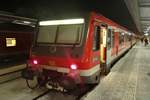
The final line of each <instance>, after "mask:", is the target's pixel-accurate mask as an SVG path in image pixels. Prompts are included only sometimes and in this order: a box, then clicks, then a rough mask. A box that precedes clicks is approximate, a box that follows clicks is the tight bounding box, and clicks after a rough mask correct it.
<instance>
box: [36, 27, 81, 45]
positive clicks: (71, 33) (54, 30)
mask: <svg viewBox="0 0 150 100" xmlns="http://www.w3.org/2000/svg"><path fill="white" fill-rule="evenodd" d="M82 31H83V24H69V25H48V26H40V28H39V33H38V36H37V43H48V44H49V43H53V44H77V43H80V40H81V35H82Z"/></svg>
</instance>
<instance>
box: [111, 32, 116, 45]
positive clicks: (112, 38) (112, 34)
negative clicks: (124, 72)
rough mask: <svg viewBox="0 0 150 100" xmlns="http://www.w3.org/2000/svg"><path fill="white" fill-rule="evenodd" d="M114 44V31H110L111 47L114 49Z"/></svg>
mask: <svg viewBox="0 0 150 100" xmlns="http://www.w3.org/2000/svg"><path fill="white" fill-rule="evenodd" d="M114 43H115V34H114V30H112V33H111V47H112V48H113V47H114Z"/></svg>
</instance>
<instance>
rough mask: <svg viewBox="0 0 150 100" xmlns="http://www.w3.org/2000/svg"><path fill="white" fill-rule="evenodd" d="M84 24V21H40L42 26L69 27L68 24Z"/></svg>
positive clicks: (81, 19)
mask: <svg viewBox="0 0 150 100" xmlns="http://www.w3.org/2000/svg"><path fill="white" fill-rule="evenodd" d="M82 23H84V19H83V18H80V19H64V20H49V21H40V22H39V25H40V26H47V25H67V24H82Z"/></svg>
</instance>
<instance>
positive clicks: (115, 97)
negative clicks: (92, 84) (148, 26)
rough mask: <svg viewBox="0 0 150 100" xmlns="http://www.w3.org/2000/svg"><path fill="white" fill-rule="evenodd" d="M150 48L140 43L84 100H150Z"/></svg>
mask: <svg viewBox="0 0 150 100" xmlns="http://www.w3.org/2000/svg"><path fill="white" fill-rule="evenodd" d="M149 84H150V46H146V47H145V46H143V45H141V44H140V43H139V44H138V45H136V46H134V47H133V48H132V49H131V50H130V51H129V52H128V53H127V54H126V55H125V56H124V57H123V58H122V59H121V60H119V61H118V62H117V63H116V64H115V65H114V67H113V68H112V70H111V72H110V73H109V75H108V76H106V77H105V78H104V79H103V80H102V81H101V83H100V84H99V85H98V86H97V87H96V88H95V89H94V90H93V91H92V92H90V93H88V94H87V95H85V96H84V97H83V98H82V100H150V85H149Z"/></svg>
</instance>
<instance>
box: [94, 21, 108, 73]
mask: <svg viewBox="0 0 150 100" xmlns="http://www.w3.org/2000/svg"><path fill="white" fill-rule="evenodd" d="M106 36H107V26H106V25H103V24H101V23H100V22H96V23H95V25H94V43H93V51H94V56H95V58H96V57H97V56H98V57H99V61H98V62H99V63H100V69H101V71H104V70H105V67H106ZM94 61H95V60H94ZM96 61H97V60H96Z"/></svg>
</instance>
